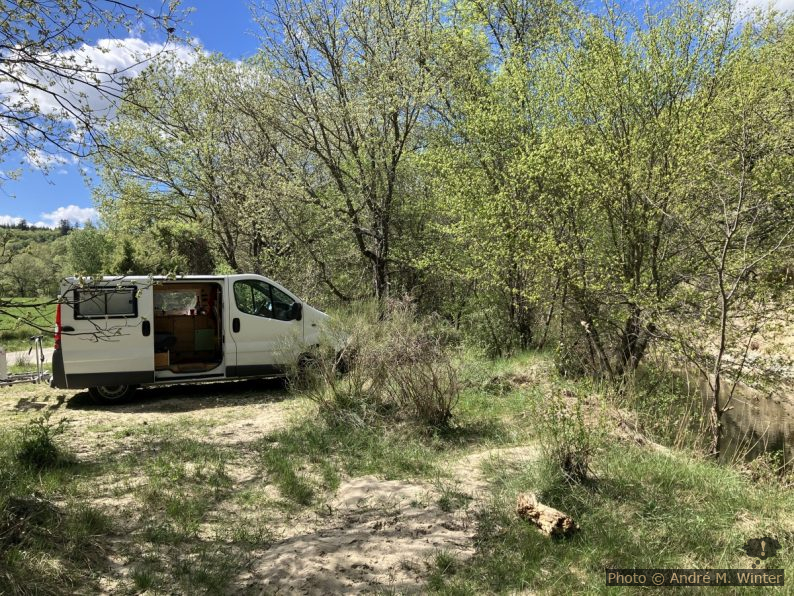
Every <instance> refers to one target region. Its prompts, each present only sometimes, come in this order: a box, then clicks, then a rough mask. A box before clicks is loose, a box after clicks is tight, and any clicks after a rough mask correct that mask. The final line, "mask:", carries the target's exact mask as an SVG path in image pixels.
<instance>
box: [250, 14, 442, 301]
mask: <svg viewBox="0 0 794 596" xmlns="http://www.w3.org/2000/svg"><path fill="white" fill-rule="evenodd" d="M261 20H262V23H263V25H264V28H265V30H264V37H265V41H264V47H263V48H262V55H261V63H262V66H263V67H264V68H266V69H267V72H268V75H267V86H266V87H265V88H263V89H262V92H263V94H264V95H265V98H266V100H267V101H269V102H270V104H271V106H272V107H271V108H270V109H268V110H266V111H265V112H264V114H262V112H261V111H260V110H259V109H258V108H256V107H250V108H248V109H247V110H245V111H246V113H247V114H248V115H249V116H251V117H252V118H256V119H257V121H258V122H259V123H260V133H261V134H262V135H263V137H264V138H266V139H268V140H269V141H270V142H271V146H272V149H273V151H274V154H275V159H274V165H275V166H276V167H277V168H278V169H279V170H280V171H281V172H282V177H283V181H282V184H283V186H284V187H285V188H286V189H288V190H289V192H288V193H285V194H286V197H287V198H290V199H292V200H290V201H289V202H286V201H285V202H282V204H281V205H279V207H280V209H281V210H282V214H283V216H284V218H285V219H289V221H290V222H291V223H292V224H293V225H292V229H293V236H294V237H295V238H296V240H299V241H302V242H304V243H307V240H308V241H309V242H311V241H312V240H313V239H314V238H317V237H318V236H319V234H318V233H317V231H316V229H315V230H312V229H311V226H318V227H320V228H322V227H327V226H328V224H329V223H332V224H333V226H334V227H335V228H336V229H337V230H339V231H343V232H344V234H345V235H347V237H348V239H349V240H348V242H349V243H352V246H353V247H355V248H354V250H355V251H356V253H357V254H358V258H359V259H361V260H362V262H363V263H365V264H366V267H367V269H369V273H368V274H367V277H369V279H370V280H371V281H370V288H371V290H370V292H371V294H372V295H374V296H375V297H376V298H378V299H379V300H384V299H386V298H387V297H388V295H389V292H390V289H389V288H390V284H391V279H390V276H391V272H392V268H393V254H394V253H393V244H394V231H395V226H396V225H397V221H396V220H397V219H398V218H399V214H400V209H401V207H402V206H403V203H404V201H405V200H406V199H407V197H406V194H405V189H406V187H407V185H408V184H407V181H406V179H405V175H406V174H405V170H406V162H407V156H408V155H409V154H410V153H411V152H412V151H414V150H415V148H416V145H417V137H416V133H417V128H418V124H419V122H420V120H421V119H422V118H423V116H424V115H426V114H427V107H428V103H429V99H430V97H431V96H432V95H433V94H434V93H435V91H436V89H437V88H438V73H437V71H435V69H434V68H433V61H434V52H435V51H436V48H435V47H434V36H435V33H436V32H437V31H439V30H440V27H441V21H440V19H439V8H438V5H437V4H436V3H435V2H433V1H427V0H408V1H407V2H398V3H394V2H386V1H384V0H349V1H347V2H342V1H341V0H334V1H332V2H319V1H305V0H294V1H293V0H277V1H276V2H274V3H273V4H272V8H268V7H265V5H262V10H261ZM243 109H245V108H243ZM274 131H275V134H274ZM291 209H292V210H297V212H298V213H301V214H307V215H308V217H307V218H306V217H304V219H303V221H300V220H298V221H296V220H295V218H293V217H290V210H291ZM310 254H313V258H315V260H316V261H318V265H319V266H320V268H321V269H323V268H324V264H323V261H322V260H320V259H319V258H318V255H317V253H316V252H315V251H310ZM326 280H327V281H328V276H327V275H326ZM330 285H331V286H332V289H333V288H336V293H337V294H338V295H339V296H340V297H342V296H344V295H345V294H346V292H344V291H340V290H339V288H338V287H336V286H335V284H333V282H330Z"/></svg>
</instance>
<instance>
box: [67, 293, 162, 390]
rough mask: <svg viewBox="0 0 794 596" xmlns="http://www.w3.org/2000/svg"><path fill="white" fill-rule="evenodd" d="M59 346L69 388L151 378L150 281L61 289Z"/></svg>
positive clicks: (136, 383)
mask: <svg viewBox="0 0 794 596" xmlns="http://www.w3.org/2000/svg"><path fill="white" fill-rule="evenodd" d="M62 296H63V298H62V300H63V302H62V304H61V325H62V335H61V351H62V354H63V368H64V373H65V375H66V384H67V386H68V388H69V389H80V388H86V387H96V386H100V385H105V386H114V385H138V384H142V383H151V382H153V381H154V329H153V327H152V321H153V320H154V319H153V298H152V288H151V283H142V282H140V281H133V280H124V279H121V280H117V281H113V282H101V283H98V284H92V285H87V286H84V287H74V285H67V286H66V287H65V288H63V289H62Z"/></svg>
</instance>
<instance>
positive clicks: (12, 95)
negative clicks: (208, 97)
mask: <svg viewBox="0 0 794 596" xmlns="http://www.w3.org/2000/svg"><path fill="white" fill-rule="evenodd" d="M160 55H168V56H170V57H172V58H173V59H175V60H177V61H180V62H185V63H190V62H193V61H194V60H195V56H196V54H195V51H194V50H193V49H191V48H190V47H188V46H186V45H181V44H179V45H168V46H166V45H164V44H161V43H151V42H147V41H144V40H142V39H140V38H137V37H128V38H126V39H100V40H98V41H97V42H96V43H95V44H94V45H88V44H83V45H82V46H80V47H79V48H77V49H74V50H69V51H65V52H60V53H58V54H55V55H44V56H42V59H44V60H46V61H49V62H53V63H55V64H59V65H61V66H62V67H63V69H64V71H65V72H70V71H72V72H74V73H75V74H74V76H73V77H72V78H71V80H67V79H65V78H57V77H56V78H53V76H52V75H51V74H50V73H49V72H43V71H41V70H39V69H36V68H35V67H32V66H30V65H26V64H25V63H22V65H20V66H17V67H16V68H15V69H14V70H15V72H14V73H13V74H14V76H15V77H16V78H18V79H19V80H21V81H22V84H17V83H13V82H10V81H8V80H6V81H5V82H2V83H0V96H3V97H4V98H5V100H6V103H7V105H13V104H15V103H16V102H19V103H20V104H21V105H25V106H38V109H39V110H40V111H41V112H42V113H44V114H47V115H50V116H55V117H61V118H64V119H66V120H72V116H71V115H70V114H69V113H68V112H67V111H66V110H65V108H64V104H66V105H67V106H68V105H69V104H71V106H72V107H73V109H74V108H77V109H79V110H80V111H82V112H85V113H91V114H93V115H94V116H99V117H108V116H112V113H113V109H114V107H115V105H116V103H117V101H118V97H119V95H120V94H121V92H122V88H123V85H124V80H125V79H131V78H134V77H136V76H138V75H139V74H140V73H141V72H142V71H143V70H144V69H145V68H146V66H147V65H148V63H149V61H150V60H151V59H152V58H154V57H157V56H160ZM9 63H11V62H10V61H9ZM73 69H76V70H73ZM35 85H38V86H40V87H43V88H45V89H49V91H50V92H49V93H48V92H46V91H42V90H40V89H36V88H34V86H35ZM53 95H55V96H53Z"/></svg>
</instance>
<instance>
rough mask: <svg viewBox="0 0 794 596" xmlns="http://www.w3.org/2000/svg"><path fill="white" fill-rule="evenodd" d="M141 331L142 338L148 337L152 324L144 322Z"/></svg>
mask: <svg viewBox="0 0 794 596" xmlns="http://www.w3.org/2000/svg"><path fill="white" fill-rule="evenodd" d="M141 331H143V336H144V337H149V334H150V333H151V332H152V324H151V323H150V322H149V321H144V322H143V325H141Z"/></svg>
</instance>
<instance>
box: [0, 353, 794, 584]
mask: <svg viewBox="0 0 794 596" xmlns="http://www.w3.org/2000/svg"><path fill="white" fill-rule="evenodd" d="M464 381H465V389H464V391H463V394H462V397H461V402H460V404H459V407H458V409H457V411H456V415H455V418H454V419H453V424H452V425H451V426H450V427H449V428H447V429H445V430H443V431H441V430H435V431H434V430H431V429H427V428H423V427H421V426H417V425H414V424H408V423H405V424H384V425H381V426H377V427H373V426H367V425H355V424H348V425H342V424H336V423H333V422H331V421H328V420H327V419H325V418H322V417H319V416H318V415H317V410H316V406H315V404H314V403H313V402H311V401H310V400H307V399H306V398H305V397H304V396H303V395H302V394H301V393H299V392H291V391H288V390H286V389H285V388H284V386H283V384H280V383H275V382H263V381H256V382H234V383H221V384H214V385H204V386H182V387H170V388H158V389H147V390H142V391H140V392H139V393H140V395H138V396H137V397H136V399H135V400H134V401H133V402H131V403H129V404H126V405H120V406H116V407H112V408H99V407H96V406H94V405H92V404H91V403H90V401H89V400H88V398H87V395H86V394H85V393H70V392H64V391H55V390H50V389H47V388H44V387H36V386H16V387H12V388H5V389H0V408H2V414H0V425H2V428H0V437H2V438H0V460H2V461H0V512H2V517H0V593H7V594H17V593H42V594H47V593H64V592H78V593H94V592H97V591H103V592H107V593H118V594H127V593H129V594H133V593H140V592H149V593H185V594H189V593H190V594H192V593H207V594H228V593H240V594H248V593H251V594H260V593H263V592H264V593H275V592H279V591H281V592H292V591H310V592H314V593H335V592H336V593H338V592H351V591H369V592H377V593H404V592H421V593H428V592H429V593H439V594H481V593H505V594H509V593H517V592H525V593H543V594H569V593H582V594H591V593H606V592H610V593H612V592H615V591H617V592H618V593H633V591H634V590H632V589H628V588H627V589H617V590H616V589H609V590H608V589H607V588H606V587H605V585H604V583H605V582H604V577H605V574H604V570H605V569H606V568H607V567H625V568H629V567H683V568H710V567H714V568H749V567H750V565H751V564H752V563H754V562H755V561H753V560H751V559H750V558H749V557H747V556H746V555H745V553H744V552H743V551H742V550H741V547H742V545H743V544H744V543H745V541H746V540H748V539H750V538H759V537H762V536H773V537H776V538H777V539H778V540H779V541H780V542H781V544H782V545H783V551H782V552H781V553H780V554H779V555H778V556H777V557H776V558H773V559H768V560H767V561H765V562H763V563H762V566H765V567H769V568H773V567H774V568H784V569H785V570H786V571H787V573H788V575H789V576H790V577H791V574H792V573H794V553H792V549H791V545H792V544H793V543H794V495H792V491H790V490H787V489H786V488H785V487H784V485H783V484H782V483H780V482H779V481H776V480H774V479H773V478H771V477H769V476H758V475H756V476H751V475H750V474H749V473H746V472H743V471H741V470H738V469H733V468H727V467H719V466H717V465H715V464H712V463H709V462H705V461H702V460H699V459H695V458H693V457H691V456H690V455H688V454H686V453H684V452H677V451H671V450H668V449H663V448H659V447H657V446H655V445H653V444H652V443H649V442H645V443H644V444H638V442H637V441H635V440H632V439H631V438H630V437H629V438H627V436H626V435H625V434H621V433H620V432H618V431H619V425H618V424H616V423H615V421H614V420H613V417H612V414H611V413H610V412H612V411H613V409H612V408H613V405H612V404H610V403H609V402H608V400H606V398H605V397H604V396H603V394H600V393H599V392H597V391H596V389H594V388H593V387H590V386H588V385H583V384H577V383H574V382H572V381H566V380H562V379H559V378H557V377H556V376H555V374H554V372H553V368H552V367H551V365H550V361H549V358H548V357H547V356H545V355H543V354H541V355H536V354H527V355H523V356H521V357H518V358H515V359H512V360H509V361H499V362H496V363H486V364H482V363H479V364H474V363H470V364H469V365H467V369H466V374H465V379H464ZM552 396H563V397H564V398H565V399H572V397H571V396H575V397H580V398H582V399H583V401H584V403H587V404H590V406H592V408H591V409H592V411H594V412H600V413H599V414H598V416H600V419H601V421H602V424H601V426H602V428H603V429H605V430H604V431H603V432H599V433H595V432H594V433H593V435H592V436H591V437H589V440H590V441H591V443H590V444H591V445H592V446H593V452H592V456H591V459H590V463H589V468H590V470H591V472H590V475H589V478H588V479H587V480H586V481H584V482H571V481H570V480H568V479H566V478H565V477H564V476H563V475H562V473H561V471H560V469H559V468H558V467H555V466H554V465H553V460H552V459H551V458H550V457H549V450H548V446H549V437H548V435H547V434H545V433H548V431H549V427H548V424H546V425H544V424H541V423H540V422H539V421H538V412H539V411H540V410H539V408H541V409H542V407H543V406H544V404H547V403H548V402H549V400H550V399H551V397H552ZM45 416H46V417H48V418H46V419H45V418H44V417H45ZM571 420H576V416H575V415H573V416H572V418H571ZM61 421H63V422H61ZM59 424H60V427H59ZM579 430H580V431H581V432H589V431H587V429H586V428H583V429H579ZM580 438H581V437H580ZM53 445H54V446H56V447H57V449H56V450H53V449H52V448H51V447H52V446H53ZM522 491H533V492H535V493H537V494H538V495H539V496H540V498H541V500H542V501H543V502H544V503H546V504H548V505H550V506H553V507H556V508H558V509H560V510H563V511H565V512H567V513H569V514H570V515H572V516H573V517H574V518H575V519H576V521H577V522H578V523H579V525H580V526H581V531H580V532H579V533H578V534H576V535H574V536H573V537H572V538H570V539H565V540H551V539H548V538H545V537H544V536H543V535H541V534H540V533H539V532H538V531H537V530H535V529H534V528H533V527H531V526H530V525H529V524H528V523H527V522H525V521H522V520H520V519H519V518H518V517H517V516H516V515H515V513H514V508H515V499H516V495H517V494H518V493H519V492H522ZM751 590H753V589H751V588H747V589H746V591H747V593H750V591H751ZM687 593H700V592H698V589H689V591H688V592H687ZM732 593H741V592H732Z"/></svg>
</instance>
